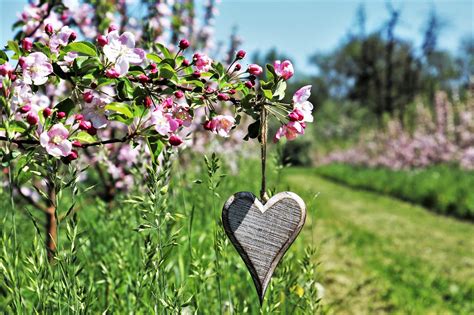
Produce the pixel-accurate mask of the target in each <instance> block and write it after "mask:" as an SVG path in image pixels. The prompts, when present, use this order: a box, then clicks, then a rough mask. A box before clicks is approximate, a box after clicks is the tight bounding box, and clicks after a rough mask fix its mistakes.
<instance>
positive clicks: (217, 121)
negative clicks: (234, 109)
mask: <svg viewBox="0 0 474 315" xmlns="http://www.w3.org/2000/svg"><path fill="white" fill-rule="evenodd" d="M234 124H235V119H234V117H232V116H229V115H218V116H215V117H213V118H212V119H211V120H210V122H209V126H208V128H209V129H210V130H211V131H212V132H213V133H215V134H218V135H219V136H221V137H224V138H226V137H228V136H229V132H230V130H231V129H232V127H233V126H234Z"/></svg>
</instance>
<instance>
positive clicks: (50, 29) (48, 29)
mask: <svg viewBox="0 0 474 315" xmlns="http://www.w3.org/2000/svg"><path fill="white" fill-rule="evenodd" d="M44 31H45V32H46V34H48V35H49V36H51V35H53V32H54V30H53V26H52V25H51V24H46V26H45V27H44Z"/></svg>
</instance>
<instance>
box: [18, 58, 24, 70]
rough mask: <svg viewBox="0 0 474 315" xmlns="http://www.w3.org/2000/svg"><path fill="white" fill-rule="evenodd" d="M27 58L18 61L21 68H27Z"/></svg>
mask: <svg viewBox="0 0 474 315" xmlns="http://www.w3.org/2000/svg"><path fill="white" fill-rule="evenodd" d="M25 62H26V60H25V57H20V59H18V64H19V65H20V67H22V68H23V67H24V66H25Z"/></svg>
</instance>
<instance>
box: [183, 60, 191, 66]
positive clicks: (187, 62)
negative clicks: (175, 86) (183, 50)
mask: <svg viewBox="0 0 474 315" xmlns="http://www.w3.org/2000/svg"><path fill="white" fill-rule="evenodd" d="M182 65H183V67H189V65H190V63H189V60H188V59H184V60H183V63H182Z"/></svg>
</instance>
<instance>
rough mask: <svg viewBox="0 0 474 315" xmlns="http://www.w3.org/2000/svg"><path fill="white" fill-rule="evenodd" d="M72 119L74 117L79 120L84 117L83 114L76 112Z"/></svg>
mask: <svg viewBox="0 0 474 315" xmlns="http://www.w3.org/2000/svg"><path fill="white" fill-rule="evenodd" d="M74 119H75V120H76V121H81V120H83V119H84V115H82V114H76V115H75V116H74Z"/></svg>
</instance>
